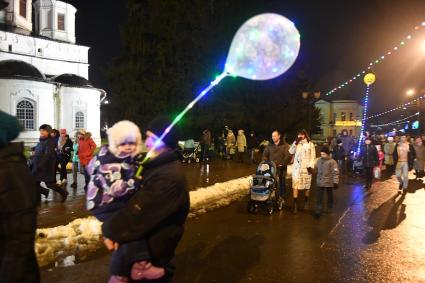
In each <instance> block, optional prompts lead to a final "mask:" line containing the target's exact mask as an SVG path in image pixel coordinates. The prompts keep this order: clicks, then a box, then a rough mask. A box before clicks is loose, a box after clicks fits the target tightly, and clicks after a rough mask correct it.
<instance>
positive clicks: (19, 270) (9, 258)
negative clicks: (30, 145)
mask: <svg viewBox="0 0 425 283" xmlns="http://www.w3.org/2000/svg"><path fill="white" fill-rule="evenodd" d="M23 149H24V146H23V144H22V143H13V144H9V145H6V146H5V147H3V148H1V149H0V282H4V283H12V282H13V283H30V282H31V283H33V282H39V280H40V279H39V271H38V265H37V260H36V258H35V252H34V238H35V230H36V226H37V203H38V199H39V196H40V195H39V193H38V191H37V188H36V186H35V181H34V179H33V177H32V176H31V172H30V171H29V169H28V167H27V165H26V160H25V157H24V155H23Z"/></svg>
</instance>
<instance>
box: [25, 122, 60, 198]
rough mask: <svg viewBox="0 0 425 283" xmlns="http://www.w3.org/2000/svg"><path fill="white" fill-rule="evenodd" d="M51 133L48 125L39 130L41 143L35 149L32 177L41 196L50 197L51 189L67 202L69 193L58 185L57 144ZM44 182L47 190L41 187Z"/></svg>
mask: <svg viewBox="0 0 425 283" xmlns="http://www.w3.org/2000/svg"><path fill="white" fill-rule="evenodd" d="M51 131H52V127H51V126H50V125H47V124H43V125H41V126H40V128H39V132H40V141H39V143H38V144H37V145H36V146H35V149H34V157H33V167H32V175H33V176H34V178H35V180H36V182H37V185H38V187H39V191H40V193H41V194H43V195H44V196H45V197H46V198H47V197H48V195H49V190H48V189H51V190H53V191H55V192H57V193H58V194H60V195H61V200H62V202H65V200H66V198H67V197H68V192H67V191H66V190H64V189H62V188H61V187H59V186H58V185H57V184H56V165H57V156H56V152H55V148H56V144H55V141H54V139H53V138H52V137H51V136H50V132H51ZM42 182H44V184H45V185H46V187H47V188H44V187H42V186H41V183H42Z"/></svg>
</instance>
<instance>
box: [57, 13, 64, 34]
mask: <svg viewBox="0 0 425 283" xmlns="http://www.w3.org/2000/svg"><path fill="white" fill-rule="evenodd" d="M58 30H65V14H58Z"/></svg>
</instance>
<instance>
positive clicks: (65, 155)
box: [56, 129, 73, 188]
mask: <svg viewBox="0 0 425 283" xmlns="http://www.w3.org/2000/svg"><path fill="white" fill-rule="evenodd" d="M72 146H73V144H72V141H71V139H70V138H69V135H67V134H66V129H61V130H60V136H59V140H58V144H57V147H56V150H57V156H58V161H59V165H60V178H59V181H58V182H57V184H58V185H59V186H61V185H62V186H63V187H64V188H65V187H66V184H67V182H68V177H67V175H68V172H67V169H66V166H67V165H68V163H69V161H70V160H71V152H72Z"/></svg>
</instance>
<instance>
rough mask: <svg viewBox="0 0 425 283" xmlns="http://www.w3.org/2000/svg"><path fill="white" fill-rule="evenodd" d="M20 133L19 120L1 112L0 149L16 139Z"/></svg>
mask: <svg viewBox="0 0 425 283" xmlns="http://www.w3.org/2000/svg"><path fill="white" fill-rule="evenodd" d="M20 131H21V127H20V125H19V122H18V119H16V117H13V116H11V115H9V114H7V113H5V112H3V111H1V110H0V148H2V147H5V146H6V145H7V144H9V143H10V142H11V141H13V140H14V139H16V138H17V137H18V135H19V132H20Z"/></svg>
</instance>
